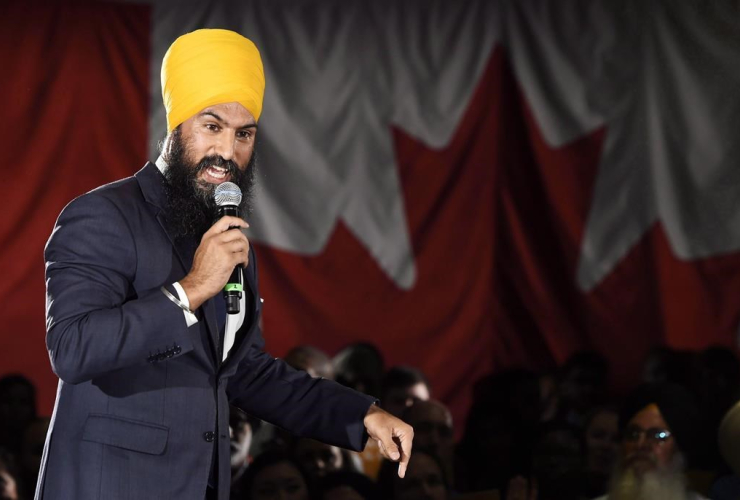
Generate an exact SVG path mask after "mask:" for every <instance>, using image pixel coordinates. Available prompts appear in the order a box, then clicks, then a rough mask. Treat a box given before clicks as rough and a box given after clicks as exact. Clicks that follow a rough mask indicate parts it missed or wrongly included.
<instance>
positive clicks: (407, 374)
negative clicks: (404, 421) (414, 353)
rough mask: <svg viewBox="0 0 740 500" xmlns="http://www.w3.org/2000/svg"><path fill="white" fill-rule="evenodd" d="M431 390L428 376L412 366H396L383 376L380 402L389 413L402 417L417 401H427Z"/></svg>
mask: <svg viewBox="0 0 740 500" xmlns="http://www.w3.org/2000/svg"><path fill="white" fill-rule="evenodd" d="M430 395H431V391H430V388H429V381H428V380H427V378H426V376H425V375H424V374H423V373H422V372H421V371H420V370H417V369H416V368H412V367H410V366H394V367H392V368H391V369H389V370H388V371H387V372H386V374H385V375H384V376H383V380H382V382H381V386H380V404H381V406H382V407H383V409H384V410H386V411H387V412H388V413H390V414H392V415H395V416H397V417H400V416H401V415H402V414H403V412H404V411H405V410H406V408H408V407H409V406H411V405H412V404H414V402H416V401H426V400H428V399H429V398H430Z"/></svg>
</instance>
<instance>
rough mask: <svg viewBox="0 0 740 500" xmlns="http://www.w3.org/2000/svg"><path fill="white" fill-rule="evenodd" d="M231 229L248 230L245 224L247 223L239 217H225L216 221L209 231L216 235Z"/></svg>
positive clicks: (247, 225)
mask: <svg viewBox="0 0 740 500" xmlns="http://www.w3.org/2000/svg"><path fill="white" fill-rule="evenodd" d="M232 227H242V228H248V227H249V224H247V221H245V220H244V219H241V218H239V217H232V216H230V215H225V216H223V217H221V218H220V219H219V220H217V221H216V223H215V224H213V226H211V229H210V230H211V231H215V232H218V233H223V232H224V231H228V230H229V229H231V228H232Z"/></svg>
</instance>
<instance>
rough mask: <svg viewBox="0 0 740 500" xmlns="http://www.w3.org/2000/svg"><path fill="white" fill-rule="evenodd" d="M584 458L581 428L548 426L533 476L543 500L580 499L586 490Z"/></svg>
mask: <svg viewBox="0 0 740 500" xmlns="http://www.w3.org/2000/svg"><path fill="white" fill-rule="evenodd" d="M582 457H583V449H582V446H581V440H580V439H579V429H578V428H577V427H575V426H572V425H570V424H568V423H566V422H551V423H548V424H545V425H544V426H543V428H542V429H541V430H540V438H539V440H538V442H537V444H536V445H535V447H534V452H533V454H532V475H533V476H534V478H535V480H536V483H537V488H538V490H539V499H540V500H575V499H578V498H580V497H581V495H582V492H583V491H584V487H585V482H584V473H583V472H584V470H583V460H582ZM507 496H508V491H507Z"/></svg>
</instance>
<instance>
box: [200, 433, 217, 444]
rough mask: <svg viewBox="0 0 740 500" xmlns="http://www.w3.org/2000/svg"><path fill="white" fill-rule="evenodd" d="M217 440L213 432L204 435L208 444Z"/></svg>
mask: <svg viewBox="0 0 740 500" xmlns="http://www.w3.org/2000/svg"><path fill="white" fill-rule="evenodd" d="M215 438H216V435H215V434H214V433H213V432H211V431H208V432H204V433H203V439H205V440H206V442H207V443H212V442H213V440H214V439H215Z"/></svg>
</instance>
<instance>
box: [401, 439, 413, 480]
mask: <svg viewBox="0 0 740 500" xmlns="http://www.w3.org/2000/svg"><path fill="white" fill-rule="evenodd" d="M398 439H399V441H400V445H399V446H398V449H399V450H400V452H401V459H400V460H399V463H398V477H400V478H403V477H404V476H405V475H406V468H407V467H408V466H409V459H410V458H411V448H412V446H413V444H412V437H411V435H409V434H406V433H403V434H400V435H399V436H398Z"/></svg>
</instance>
